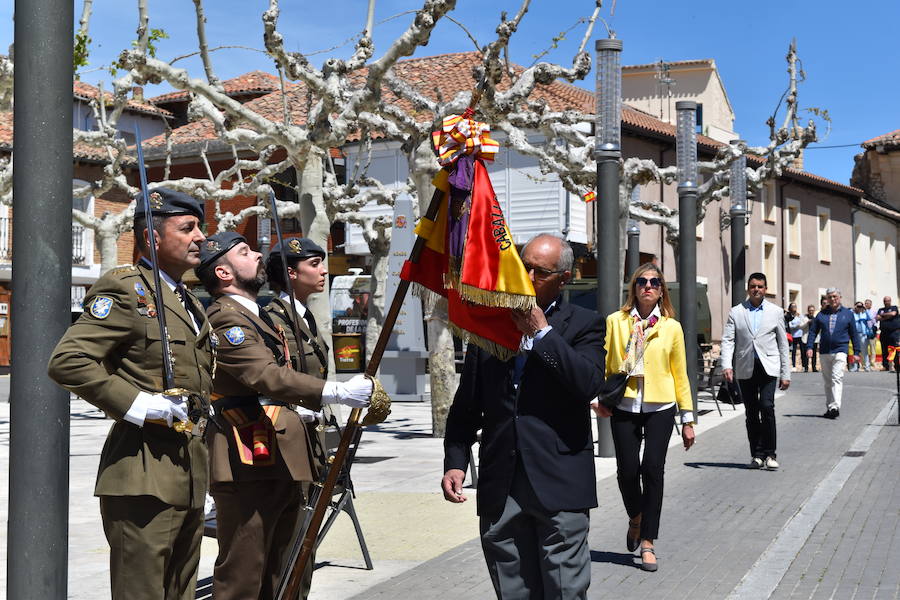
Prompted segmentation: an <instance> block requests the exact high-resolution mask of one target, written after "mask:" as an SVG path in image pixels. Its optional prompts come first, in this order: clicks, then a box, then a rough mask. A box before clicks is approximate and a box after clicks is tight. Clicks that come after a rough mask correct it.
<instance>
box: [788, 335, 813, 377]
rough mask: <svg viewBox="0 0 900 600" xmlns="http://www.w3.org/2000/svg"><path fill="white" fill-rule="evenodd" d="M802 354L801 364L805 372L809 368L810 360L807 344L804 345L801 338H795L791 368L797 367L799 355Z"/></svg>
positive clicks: (792, 344)
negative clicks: (807, 356)
mask: <svg viewBox="0 0 900 600" xmlns="http://www.w3.org/2000/svg"><path fill="white" fill-rule="evenodd" d="M798 352H799V353H800V364H801V365H802V366H803V370H804V371H805V370H806V369H808V368H809V366H808V365H809V359H808V358H806V344H804V343H803V340H802V339H801V338H794V341H793V342H791V366H792V367H796V366H797V353H798Z"/></svg>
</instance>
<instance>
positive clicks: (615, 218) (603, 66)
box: [594, 39, 622, 457]
mask: <svg viewBox="0 0 900 600" xmlns="http://www.w3.org/2000/svg"><path fill="white" fill-rule="evenodd" d="M595 48H596V50H597V80H596V86H597V121H596V128H595V135H594V159H595V160H596V161H597V226H596V232H597V311H598V312H599V313H600V315H602V316H603V317H605V316H606V315H609V314H611V313H613V312H615V311H616V310H618V308H619V304H620V301H621V298H620V296H621V289H622V270H621V269H622V267H621V265H620V263H619V260H620V259H619V160H620V159H621V158H622V63H621V56H622V40H616V39H604V40H597V42H596V46H595ZM597 439H598V442H597V454H598V455H599V456H606V457H608V456H615V448H614V447H613V443H612V431H611V429H610V426H609V419H597Z"/></svg>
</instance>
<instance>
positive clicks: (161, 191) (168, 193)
mask: <svg viewBox="0 0 900 600" xmlns="http://www.w3.org/2000/svg"><path fill="white" fill-rule="evenodd" d="M136 199H137V205H136V206H135V208H134V218H135V221H137V220H138V219H143V218H144V217H146V215H145V211H144V198H143V195H142V194H138V195H137V198H136ZM150 210H151V212H152V213H153V216H162V217H173V216H175V215H194V216H195V217H197V218H198V219H200V221H201V222H202V221H203V205H202V204H201V203H200V201H199V200H197V199H196V198H194V197H193V196H190V195H188V194H185V193H184V192H178V191H176V190H173V189H169V188H164V187H158V188H156V189H153V190H150Z"/></svg>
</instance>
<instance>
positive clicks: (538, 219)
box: [146, 52, 897, 341]
mask: <svg viewBox="0 0 900 600" xmlns="http://www.w3.org/2000/svg"><path fill="white" fill-rule="evenodd" d="M479 60H480V57H479V54H478V53H475V52H465V53H456V54H442V55H438V56H431V57H423V58H413V59H409V60H404V61H400V62H398V63H397V64H396V65H395V67H394V72H395V74H396V76H397V77H398V78H400V79H402V80H403V81H405V82H406V83H407V84H409V85H411V86H412V87H413V88H414V89H416V90H417V91H418V92H419V93H421V94H423V95H425V96H427V97H429V98H432V99H434V98H436V97H437V94H440V95H441V96H442V97H443V98H453V97H455V96H456V95H458V94H466V93H468V92H470V91H471V89H472V87H473V84H474V79H473V68H474V67H475V66H477V65H478V64H479ZM672 64H675V65H676V66H677V67H678V68H679V69H683V70H685V72H687V71H689V70H691V69H701V70H705V71H704V72H706V73H707V75H708V74H709V73H710V72H711V73H715V63H714V62H713V61H712V60H705V61H682V62H680V63H672ZM639 67H640V68H639ZM512 68H514V69H521V67H518V66H515V65H513V66H512ZM649 68H650V66H646V65H645V66H638V67H634V68H626V72H628V69H631V70H632V71H634V72H639V71H640V70H641V69H644V70H646V69H649ZM354 77H357V78H360V81H362V79H361V78H362V77H364V73H356V74H355V75H354ZM716 77H717V74H716ZM715 79H716V78H715V77H712V78H711V79H709V80H708V81H707V88H712V89H713V90H714V91H715V87H716V85H718V86H719V88H720V89H719V91H718V92H716V93H719V94H720V95H721V96H722V97H723V98H724V101H723V102H724V103H725V105H726V107H727V108H728V110H729V111H730V103H729V102H728V101H727V95H726V94H725V92H724V86H723V85H721V80H718V84H716V85H713V84H715V83H716V81H715ZM710 81H711V83H710ZM508 85H509V83H508V82H502V83H501V84H500V86H499V88H500V89H501V90H502V89H505V86H508ZM686 87H687V86H683V87H682V90H684V89H685V88H686ZM704 89H705V88H704ZM384 94H385V97H386V98H388V100H389V101H391V102H393V103H395V104H396V105H398V106H400V107H401V108H404V109H405V110H406V111H407V112H408V113H410V114H413V115H415V118H416V119H417V120H419V121H428V120H430V118H431V116H430V115H429V114H427V113H426V112H423V111H419V112H416V110H415V109H414V107H413V106H412V105H411V104H410V103H409V102H408V101H407V100H405V99H398V98H396V97H393V96H392V95H391V93H390V92H389V91H387V90H385V91H384ZM167 96H169V95H167ZM163 97H166V96H163ZM532 98H533V99H539V100H542V101H544V102H546V103H547V105H548V106H549V107H551V108H552V109H554V110H565V109H576V110H581V111H583V112H588V113H591V112H593V108H594V105H595V100H594V94H593V93H592V91H590V90H587V89H584V88H581V87H578V86H575V85H570V84H568V83H565V82H561V81H556V82H554V83H552V84H549V85H545V86H544V85H539V86H538V87H537V88H536V89H535V92H534V94H533V95H532ZM679 99H681V98H679ZM283 100H287V104H288V110H289V118H290V120H291V122H292V123H294V124H303V123H305V119H306V116H307V114H308V113H307V110H308V107H309V102H310V100H309V97H308V93H307V90H306V88H305V86H304V85H303V84H296V83H295V84H293V85H292V86H288V87H287V88H286V98H283V97H282V93H281V91H280V87H279V89H277V90H275V91H273V92H271V93H269V94H266V95H261V96H258V97H254V98H251V99H248V100H246V101H245V102H244V104H245V106H247V107H250V108H251V109H252V110H254V111H255V112H257V113H258V114H260V115H262V116H264V117H266V118H267V119H270V120H274V121H280V120H281V119H282V118H283V110H284V108H283ZM728 118H731V119H733V113H731V117H728ZM725 125H727V122H726V123H725ZM720 129H722V130H723V131H724V130H725V127H722V128H720ZM622 131H623V154H624V156H625V157H626V158H627V157H630V156H636V157H641V158H649V159H652V160H654V161H655V162H656V163H657V164H658V165H660V166H669V165H672V164H674V162H675V141H674V139H675V126H674V125H673V124H671V123H667V122H665V121H664V120H661V119H659V118H657V117H656V116H654V115H653V114H651V113H650V112H648V111H646V110H641V109H640V108H637V107H634V106H626V107H625V108H624V110H623V114H622ZM720 137H721V136H720ZM501 141H502V140H501ZM536 141H537V140H536ZM168 142H169V143H170V145H171V149H172V158H173V166H172V168H173V174H172V176H175V173H184V174H189V173H194V174H195V175H198V176H203V174H204V170H205V167H203V166H201V163H200V160H199V158H198V154H199V152H200V150H201V149H204V150H205V151H206V153H207V157H208V158H209V161H210V164H211V167H212V168H213V170H214V171H217V170H219V169H224V168H228V167H229V166H230V165H231V148H230V146H225V145H224V144H221V143H220V142H219V141H218V139H217V136H216V134H215V131H214V129H213V128H212V125H211V124H210V123H208V122H205V121H200V122H195V123H189V124H186V125H184V126H182V127H178V128H176V129H174V130H173V131H172V132H171V133H170V135H169V139H168ZM721 144H722V142H721V141H719V140H716V139H714V138H713V137H710V136H706V135H698V150H699V152H700V155H701V158H711V157H712V156H713V155H714V154H715V152H716V151H717V150H718V148H719V147H720V145H721ZM165 147H166V139H165V137H164V136H159V137H157V138H155V139H151V140H148V142H147V150H146V152H147V156H148V161H155V164H156V165H157V166H156V167H155V169H154V170H152V171H151V172H155V173H157V174H160V173H161V170H160V167H159V166H158V165H160V164H161V162H162V161H163V160H164V157H165ZM239 151H244V150H241V149H239ZM343 152H344V153H346V155H347V163H348V164H352V163H353V162H354V160H355V157H356V156H357V155H358V154H359V148H358V145H357V144H356V143H352V142H351V143H349V144H347V145H346V146H345V147H344V148H343ZM407 168H408V167H407V160H406V157H405V155H404V154H403V153H402V151H401V149H400V144H399V142H397V141H394V140H390V139H384V138H378V139H376V140H375V142H374V144H373V153H372V159H371V165H370V168H369V174H370V175H372V176H374V177H376V178H377V179H379V180H380V181H381V182H382V183H384V184H385V185H389V186H390V185H398V184H400V183H401V182H404V181H405V180H406V177H407ZM490 173H491V178H492V182H493V185H494V188H495V191H496V192H497V194H498V197H499V198H501V199H502V200H501V201H502V202H503V203H504V209H505V211H506V217H507V220H508V221H509V223H510V227H511V229H512V231H513V234H514V236H515V237H516V240H517V241H518V242H522V241H524V240H525V239H527V238H528V237H530V236H531V235H532V234H534V233H538V232H541V231H556V232H561V233H564V234H565V235H566V236H567V237H568V238H569V239H570V241H572V242H573V243H574V244H575V245H576V247H577V248H579V254H580V259H579V269H580V274H581V275H583V276H585V277H591V276H593V274H594V272H595V265H594V261H593V258H592V251H593V243H592V239H593V235H594V233H593V221H594V211H593V206H592V205H590V204H585V203H584V202H583V201H582V200H581V198H577V197H574V196H572V195H571V194H569V193H567V192H566V191H565V190H564V189H563V188H562V185H561V184H560V182H559V180H558V178H556V176H555V175H553V174H552V173H551V174H548V175H545V174H542V173H540V169H539V167H538V165H537V163H536V161H534V160H533V159H531V158H528V157H525V156H522V155H519V154H518V153H516V152H514V151H512V150H510V149H508V148H505V147H504V148H501V151H500V153H499V155H498V158H497V161H496V162H495V163H494V164H493V165H491V166H490ZM283 176H284V177H285V178H286V179H287V180H288V182H289V183H295V182H296V180H297V176H296V174H293V173H285V174H284V175H283ZM283 192H284V195H283V196H280V197H283V198H285V199H287V198H289V197H291V196H290V194H291V193H292V192H291V191H290V188H289V187H286V188H284V190H283ZM635 193H636V194H640V195H641V196H642V197H645V198H647V199H653V200H659V201H661V202H663V203H664V204H666V205H667V206H670V207H677V203H678V201H677V193H676V190H675V186H674V185H669V186H660V185H658V184H653V183H651V184H647V185H644V186H641V187H640V188H638V189H637V191H636V192H635ZM864 196H865V192H864V190H862V189H860V188H858V187H854V186H850V185H846V184H844V183H841V182H836V181H831V180H829V179H826V178H823V177H821V176H818V175H815V174H812V173H809V172H806V171H803V170H802V169H787V170H786V171H785V173H784V175H783V176H782V177H780V178H779V179H778V180H777V181H773V182H770V183H769V184H768V185H766V186H765V188H764V189H763V190H762V191H761V192H760V193H759V194H758V196H757V197H756V198H754V199H753V200H752V201H751V202H750V205H751V213H750V215H749V216H748V229H747V242H748V249H747V267H746V268H747V272H748V273H749V272H752V271H756V270H762V271H764V272H766V273H767V275H768V276H769V281H770V285H769V292H770V294H771V300H772V301H773V302H776V303H778V304H784V305H785V306H786V305H787V303H788V302H791V301H796V302H798V303H800V304H810V303H812V304H818V298H819V296H820V294H821V293H822V292H823V291H824V289H825V288H826V287H831V286H837V287H841V288H842V289H844V290H854V289H855V280H854V265H855V264H856V263H855V260H854V258H853V256H852V253H853V252H854V248H855V246H856V245H858V243H859V236H858V235H856V234H855V233H854V229H853V223H854V219H855V218H860V217H859V215H860V214H862V213H865V214H866V215H870V214H872V213H871V211H870V210H869V208H870V206H869V204H867V202H868V201H867V200H866V198H865V197H864ZM254 201H255V200H254V199H250V198H248V199H240V198H237V199H235V200H234V202H233V204H234V206H229V207H228V210H231V211H233V212H234V211H236V210H239V209H240V208H242V207H244V206H247V205H249V204H250V203H252V202H254ZM364 210H366V211H368V212H371V213H372V214H373V215H375V214H379V213H381V212H384V207H377V206H372V207H367V208H366V209H364ZM727 212H728V205H727V200H726V201H723V202H714V203H712V204H710V205H709V206H708V208H707V213H706V218H705V220H704V221H703V223H701V224H699V225H698V227H697V240H698V259H699V260H698V279H699V280H700V282H701V283H705V284H706V285H707V287H708V293H709V303H710V307H711V311H712V324H713V325H712V332H711V338H712V340H717V339H718V338H719V337H720V335H721V328H722V324H723V322H724V315H725V314H727V311H728V309H729V308H730V299H731V290H730V289H729V286H730V258H729V256H728V252H729V248H730V241H729V233H730V230H729V229H727V228H723V227H721V226H720V223H722V221H723V218H724V217H725V215H726V214H727ZM877 218H880V219H887V220H888V221H890V219H892V218H893V217H892V216H891V215H879V216H878V217H877ZM890 222H891V223H893V222H894V221H890ZM260 226H261V224H260V223H257V221H256V219H255V218H252V219H248V221H247V222H245V223H244V224H243V225H242V229H241V232H242V233H243V234H244V235H247V236H248V239H250V240H251V241H255V240H256V231H257V229H258V228H259V227H260ZM293 226H294V227H295V228H296V227H298V226H299V224H296V223H295V224H293ZM214 227H215V225H214V223H212V222H211V223H210V232H211V231H213V230H214ZM332 234H333V238H334V239H333V240H332V241H333V244H332V245H333V246H334V247H341V248H342V250H339V251H338V252H337V254H336V255H334V256H333V257H332V259H333V265H332V269H331V273H332V274H339V273H340V271H341V268H342V266H341V265H345V264H348V262H349V263H350V264H355V265H358V264H360V261H361V260H365V259H364V256H365V255H366V254H367V253H368V252H367V249H366V247H365V244H363V243H361V242H362V238H361V236H360V235H359V231H358V230H354V228H353V227H352V226H348V227H347V228H346V229H344V228H343V227H342V226H336V227H335V228H333V229H332ZM895 238H896V236H894V239H888V240H886V241H884V242H883V243H882V246H883V247H884V248H885V250H884V253H885V254H890V253H891V252H893V253H896V247H897V246H896V239H895ZM640 250H641V256H642V259H644V260H653V261H655V262H657V263H658V264H659V265H661V268H662V269H663V270H664V271H665V272H666V273H668V274H669V277H670V278H673V279H677V275H676V260H675V256H674V253H673V249H672V248H671V247H670V246H669V245H668V244H667V243H666V242H665V234H664V232H663V231H662V228H661V227H660V226H656V225H647V224H642V225H641V237H640ZM338 255H341V256H342V257H341V260H335V259H336V258H337V256H338ZM347 255H351V256H350V259H349V260H348V257H347ZM353 256H356V258H353ZM353 261H356V262H353ZM894 262H896V261H894ZM673 275H676V277H673ZM623 276H624V274H623ZM896 277H897V270H896V268H893V269H887V270H885V271H884V273H883V276H882V277H881V280H882V281H887V282H895V281H896ZM846 294H847V295H848V296H850V295H852V294H850V292H846ZM708 341H709V340H708Z"/></svg>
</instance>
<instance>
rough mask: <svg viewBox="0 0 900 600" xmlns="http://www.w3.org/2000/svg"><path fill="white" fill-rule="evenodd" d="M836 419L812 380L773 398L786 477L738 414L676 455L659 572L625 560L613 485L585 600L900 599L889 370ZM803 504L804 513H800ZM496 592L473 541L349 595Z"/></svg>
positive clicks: (594, 523) (605, 494)
mask: <svg viewBox="0 0 900 600" xmlns="http://www.w3.org/2000/svg"><path fill="white" fill-rule="evenodd" d="M844 382H845V386H844V404H843V408H842V410H841V416H840V418H838V419H837V420H834V421H831V420H827V419H824V418H822V417H821V416H820V415H821V414H822V413H823V412H824V410H825V407H824V400H823V394H822V383H821V378H820V377H819V375H818V374H808V375H806V374H795V375H794V382H793V384H792V387H791V389H790V390H789V391H788V392H787V393H786V395H784V396H782V397H780V398H779V399H778V400H777V401H776V412H777V419H778V448H779V452H778V459H779V462H780V463H781V468H780V469H779V470H778V471H756V470H750V469H749V468H747V463H748V462H749V458H750V457H749V452H748V449H747V442H746V434H745V430H744V425H743V419H732V420H730V421H728V422H725V423H722V424H720V425H719V426H717V427H715V428H713V429H711V430H704V428H702V423H703V421H702V420H701V428H700V430H699V432H698V440H697V445H696V446H695V447H694V448H693V449H692V450H691V451H690V452H688V453H685V452H684V451H682V450H681V449H680V448H677V447H671V448H670V451H669V455H668V461H667V469H666V490H665V502H664V507H663V518H662V525H661V530H660V539H659V540H658V542H657V544H656V546H657V549H658V552H659V564H660V567H659V571H658V572H656V573H646V572H644V571H642V570H641V569H640V568H639V559H638V557H637V555H635V554H632V553H630V552H627V551H626V548H625V542H624V537H625V530H626V515H625V511H624V509H623V508H622V505H621V500H620V497H619V493H618V489H617V487H616V482H615V478H614V477H607V478H605V479H602V480H600V481H599V482H598V491H599V496H600V506H599V507H598V508H597V509H595V510H593V511H592V512H591V532H590V536H589V541H590V546H591V549H592V550H591V557H592V560H593V564H592V569H591V575H592V585H591V588H590V590H589V593H588V596H589V597H590V598H673V599H675V598H726V597H729V596H731V597H735V598H757V599H759V598H768V597H772V598H896V597H898V595H900V569H897V560H898V558H900V539H898V537H897V535H896V533H897V526H898V520H900V519H898V508H900V487H898V484H897V481H898V463H900V458H898V456H900V454H898V444H900V442H898V440H897V431H898V426H897V412H896V411H897V408H896V402H895V401H894V400H893V397H894V389H895V388H894V385H895V380H894V378H893V377H892V376H890V375H888V374H881V373H860V374H855V373H853V374H847V376H846V377H845V379H844ZM801 509H802V510H801ZM443 593H450V594H452V597H453V598H454V600H470V599H471V600H475V599H479V600H482V599H484V598H491V597H493V592H492V589H491V586H490V583H489V581H488V576H487V571H486V569H485V567H484V564H483V562H482V558H481V549H480V546H479V543H478V540H477V539H475V540H472V541H470V542H467V543H466V544H463V545H461V546H458V547H456V548H454V549H452V550H450V551H448V552H446V553H444V554H443V555H441V556H439V557H436V558H434V559H432V560H430V561H427V562H426V563H424V564H422V565H420V566H419V567H416V568H414V569H412V570H410V571H407V572H406V573H404V574H402V575H400V576H398V577H396V578H393V579H391V580H389V581H387V582H384V583H381V584H379V585H376V586H373V587H372V588H370V589H368V590H366V591H365V592H364V593H362V594H359V595H358V596H355V598H367V599H372V598H424V597H435V596H440V595H442V594H443Z"/></svg>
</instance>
